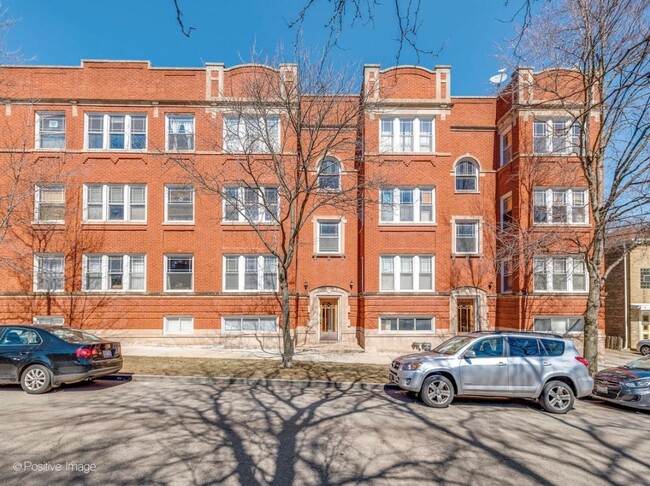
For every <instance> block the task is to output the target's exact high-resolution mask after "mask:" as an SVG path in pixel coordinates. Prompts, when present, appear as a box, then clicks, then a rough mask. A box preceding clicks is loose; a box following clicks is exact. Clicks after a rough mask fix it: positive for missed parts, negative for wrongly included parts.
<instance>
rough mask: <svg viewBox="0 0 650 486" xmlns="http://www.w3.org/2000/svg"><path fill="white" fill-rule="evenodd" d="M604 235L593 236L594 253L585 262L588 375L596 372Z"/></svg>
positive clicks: (585, 333)
mask: <svg viewBox="0 0 650 486" xmlns="http://www.w3.org/2000/svg"><path fill="white" fill-rule="evenodd" d="M603 238H604V235H602V234H601V233H600V232H596V234H595V235H594V251H593V254H592V255H591V257H590V261H589V262H587V269H588V272H589V294H588V295H587V309H586V310H585V314H584V318H585V332H584V357H585V358H586V359H587V361H589V373H590V374H592V375H593V374H594V373H596V372H597V371H598V320H599V319H598V317H599V314H600V309H601V307H602V300H601V299H602V291H601V278H600V276H601V267H602V259H603V248H604V241H603Z"/></svg>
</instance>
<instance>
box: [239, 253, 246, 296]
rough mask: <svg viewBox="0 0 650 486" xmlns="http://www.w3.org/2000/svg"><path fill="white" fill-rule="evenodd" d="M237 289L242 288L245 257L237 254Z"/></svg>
mask: <svg viewBox="0 0 650 486" xmlns="http://www.w3.org/2000/svg"><path fill="white" fill-rule="evenodd" d="M238 261H239V265H238V267H239V290H244V286H245V281H246V257H244V255H239V257H238Z"/></svg>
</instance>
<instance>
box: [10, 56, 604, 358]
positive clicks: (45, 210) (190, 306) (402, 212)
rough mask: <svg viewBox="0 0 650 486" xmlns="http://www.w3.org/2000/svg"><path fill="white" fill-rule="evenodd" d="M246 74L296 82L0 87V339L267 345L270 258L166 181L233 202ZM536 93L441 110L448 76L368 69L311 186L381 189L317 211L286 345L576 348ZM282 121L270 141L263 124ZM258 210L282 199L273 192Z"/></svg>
mask: <svg viewBox="0 0 650 486" xmlns="http://www.w3.org/2000/svg"><path fill="white" fill-rule="evenodd" d="M259 69H266V70H269V72H272V73H274V76H276V77H277V79H278V80H279V81H280V82H285V81H287V79H289V78H290V77H292V76H296V75H297V72H296V69H297V68H296V66H293V65H283V66H280V68H278V69H277V70H272V69H271V68H265V67H260V66H252V65H243V66H236V67H232V68H225V67H224V65H222V64H207V65H206V66H205V67H204V68H197V69H194V68H180V69H170V68H153V67H151V66H150V65H149V63H147V62H131V61H129V62H112V61H84V62H82V65H81V67H39V66H29V67H27V66H22V67H21V66H17V67H14V66H11V67H3V68H2V71H1V72H2V75H1V78H2V82H1V83H0V91H2V100H3V103H4V109H3V110H2V111H1V112H0V116H1V117H2V127H3V128H2V131H1V132H0V143H1V148H0V150H1V152H0V153H1V155H0V156H1V157H2V159H3V160H2V166H3V167H12V168H13V169H12V170H13V172H12V171H5V172H3V177H4V180H3V181H2V185H3V187H4V189H3V192H5V193H7V194H9V193H11V191H12V190H13V189H12V184H13V185H15V186H18V188H19V189H20V190H15V191H14V193H15V194H16V195H17V196H16V197H17V198H19V199H20V201H19V202H18V203H17V204H16V209H15V210H14V211H13V214H12V223H11V225H10V227H9V231H8V232H7V234H6V236H5V238H4V240H3V242H2V243H1V244H0V253H1V255H0V257H1V258H2V266H1V267H0V275H1V278H0V321H2V322H32V321H33V322H51V323H64V324H66V325H73V326H80V327H84V328H88V329H92V330H96V331H97V332H100V333H110V334H113V335H117V336H119V337H120V338H121V339H123V340H124V341H128V342H139V343H154V342H155V343H172V342H177V343H179V342H183V343H197V344H198V343H201V344H215V345H224V346H231V347H238V346H239V347H241V346H251V345H258V344H259V343H266V344H267V345H273V344H274V343H275V344H276V345H277V343H278V330H279V328H280V326H281V325H282V322H281V318H280V316H281V312H280V306H279V303H278V302H279V301H278V297H277V265H276V262H275V260H274V259H273V258H272V257H269V256H268V252H267V251H266V250H265V248H264V246H263V245H262V244H261V243H260V240H259V238H258V237H257V235H256V232H255V231H254V229H253V228H252V227H251V225H249V224H246V223H245V221H243V220H242V217H241V213H239V212H238V211H239V210H238V209H237V208H233V207H232V206H229V205H228V204H227V201H226V198H225V197H219V195H218V194H210V193H206V192H205V191H202V190H201V189H200V188H199V187H196V186H195V185H194V184H192V182H191V181H189V180H188V176H187V173H186V172H185V171H183V170H182V169H181V168H180V167H179V165H178V164H175V163H173V162H172V161H171V159H173V158H174V157H180V158H181V159H182V160H192V161H193V163H196V164H199V165H202V166H204V167H226V168H228V167H230V166H232V167H233V169H232V170H233V174H234V175H233V180H237V178H240V179H241V180H242V182H245V180H244V179H245V178H246V176H245V175H243V174H239V173H238V172H237V164H236V163H234V162H233V160H234V159H233V156H232V154H231V152H232V150H231V149H232V148H233V147H228V141H227V140H225V139H226V138H227V135H226V130H227V127H229V126H230V127H232V126H236V127H240V128H237V130H241V126H242V123H241V120H238V119H236V118H233V115H232V110H230V108H229V107H230V106H231V104H232V103H233V100H235V99H240V98H241V87H242V86H244V85H245V84H246V80H247V79H248V78H249V77H250V76H253V73H254V72H255V71H256V70H259ZM545 77H548V78H549V79H550V78H551V76H550V74H549V73H548V72H547V73H535V72H533V71H532V70H531V69H525V68H522V69H519V70H518V71H517V72H515V73H514V75H513V76H512V80H511V82H510V83H509V85H508V87H507V88H506V89H505V90H504V91H503V92H502V93H501V94H500V95H499V96H498V97H497V96H494V97H469V96H465V97H462V96H461V97H455V96H451V94H450V93H451V91H452V89H451V82H452V80H451V70H450V68H449V67H448V66H436V67H435V68H434V69H433V70H430V69H425V68H421V67H412V66H398V67H394V68H389V69H384V70H382V69H380V67H379V66H377V65H368V66H366V67H365V68H364V73H363V90H362V94H360V95H358V96H359V97H361V96H364V97H365V98H364V101H365V104H364V108H363V111H361V112H360V113H361V116H360V117H359V119H358V120H357V122H356V124H357V129H356V130H354V131H352V132H351V133H354V135H353V136H354V137H355V143H354V144H353V146H354V148H352V149H350V148H347V149H342V150H343V151H345V152H346V153H342V152H341V153H336V152H335V151H330V152H329V153H324V154H322V160H321V162H320V164H321V165H320V168H318V167H315V168H314V173H315V174H318V175H317V177H320V178H322V181H321V185H320V187H321V188H325V189H327V190H337V189H338V188H341V187H344V186H346V184H348V182H349V181H352V183H353V184H354V181H356V180H358V179H357V178H358V177H360V176H363V177H364V178H365V179H366V180H370V179H373V180H377V181H382V182H381V184H379V185H377V186H376V187H370V186H359V189H358V201H359V202H358V206H357V207H355V208H347V209H337V208H321V209H320V210H319V211H317V212H316V213H314V214H313V216H312V219H313V224H311V225H308V226H307V227H306V228H305V230H304V231H303V233H302V234H301V236H300V245H299V247H298V250H297V255H296V259H295V264H294V266H293V270H292V277H291V296H290V297H291V299H292V315H293V318H294V322H295V323H296V324H297V331H298V336H299V343H315V342H318V341H323V340H330V341H338V342H342V343H359V344H360V345H361V346H363V347H364V348H365V349H367V350H386V351H405V350H409V349H411V345H412V343H414V342H429V343H432V344H436V343H438V342H440V341H441V340H442V339H444V338H446V337H448V336H450V335H453V334H455V333H459V332H467V331H472V330H483V329H494V328H497V329H500V328H507V329H528V330H530V329H534V330H538V331H553V332H562V333H564V332H568V333H572V334H574V335H575V336H576V337H577V336H579V334H580V333H579V331H580V330H581V329H582V325H583V323H582V318H581V315H582V313H583V311H584V307H585V302H586V291H587V285H588V283H587V278H586V269H585V265H584V263H583V262H582V260H581V259H580V258H578V257H577V256H575V246H572V245H571V244H570V243H567V242H568V241H569V239H568V238H564V236H566V235H571V237H572V238H573V240H579V238H580V237H581V235H582V236H586V235H589V233H590V231H591V225H590V223H589V205H588V197H587V193H586V191H585V188H586V183H585V182H584V180H582V179H581V175H580V173H579V167H578V165H577V163H576V161H575V160H572V156H571V154H572V150H571V149H572V147H573V146H574V145H573V144H574V142H575V137H576V135H577V134H578V132H577V131H578V130H579V129H580V128H579V126H577V125H575V124H573V123H572V121H571V120H570V119H569V118H568V117H567V115H566V113H563V112H562V111H561V110H559V109H558V107H557V105H556V104H554V103H553V101H552V100H551V99H550V98H548V97H547V96H546V95H545V94H544V93H546V91H545V90H541V89H538V88H537V87H536V86H537V84H536V82H537V81H539V80H542V81H543V80H544V79H545ZM542 84H543V83H542ZM350 99H354V96H353V95H350V96H349V98H348V101H349V100H350ZM359 99H360V98H359ZM267 122H268V120H263V123H267ZM278 123H279V131H280V132H282V131H283V130H284V124H285V123H286V120H284V119H283V116H282V112H281V111H280V112H279V113H278V115H277V117H276V119H275V120H274V124H273V126H274V127H276V128H275V130H278V129H277V126H278ZM269 126H270V125H269ZM274 133H275V132H274ZM278 136H279V135H278ZM292 143H295V140H294V141H293V142H292ZM282 150H287V151H291V150H292V147H291V146H290V143H289V145H284V144H283V148H282ZM235 152H236V148H235ZM262 156H263V155H262ZM16 167H19V168H20V171H18V172H19V173H20V177H17V176H15V174H16V173H17V169H16ZM12 174H14V176H13V178H12ZM237 174H239V175H237ZM21 191H22V192H21ZM224 191H233V192H234V193H235V194H237V193H238V191H242V187H237V185H235V186H233V187H225V188H224ZM264 191H266V192H264V196H265V197H266V198H271V199H273V198H277V197H278V192H281V191H282V189H281V188H278V187H277V184H276V185H275V186H273V181H272V180H269V182H268V187H265V188H264ZM251 194H252V193H251ZM20 195H22V196H20ZM251 197H253V198H256V197H260V196H259V194H258V195H257V196H254V195H253V196H251ZM263 217H264V216H263V215H261V216H260V218H263Z"/></svg>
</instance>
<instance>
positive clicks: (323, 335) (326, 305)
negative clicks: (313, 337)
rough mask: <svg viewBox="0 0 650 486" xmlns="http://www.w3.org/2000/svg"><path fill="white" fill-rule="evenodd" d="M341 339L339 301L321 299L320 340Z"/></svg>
mask: <svg viewBox="0 0 650 486" xmlns="http://www.w3.org/2000/svg"><path fill="white" fill-rule="evenodd" d="M338 339H339V299H326V298H323V299H320V340H321V341H338Z"/></svg>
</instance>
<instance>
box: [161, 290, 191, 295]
mask: <svg viewBox="0 0 650 486" xmlns="http://www.w3.org/2000/svg"><path fill="white" fill-rule="evenodd" d="M163 292H164V293H165V294H193V293H194V290H193V289H176V290H170V289H165V290H163Z"/></svg>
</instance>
